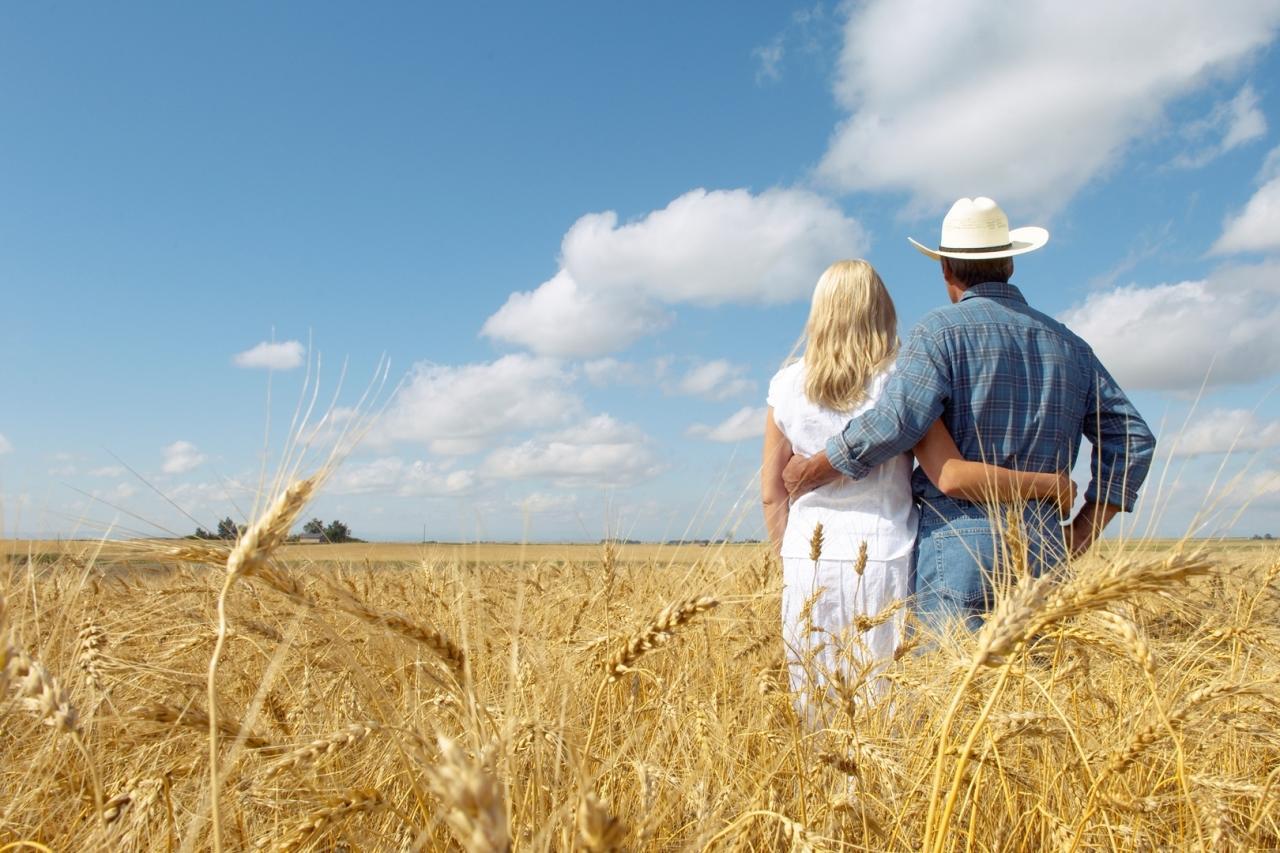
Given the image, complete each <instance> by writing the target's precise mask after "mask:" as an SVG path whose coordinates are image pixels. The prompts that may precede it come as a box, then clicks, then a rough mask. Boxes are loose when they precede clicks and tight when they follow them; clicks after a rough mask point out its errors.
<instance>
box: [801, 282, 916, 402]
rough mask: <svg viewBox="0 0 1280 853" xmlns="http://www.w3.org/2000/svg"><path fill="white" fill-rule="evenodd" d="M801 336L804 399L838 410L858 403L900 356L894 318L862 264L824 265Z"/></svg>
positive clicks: (885, 297) (890, 302)
mask: <svg viewBox="0 0 1280 853" xmlns="http://www.w3.org/2000/svg"><path fill="white" fill-rule="evenodd" d="M805 334H806V335H807V337H808V344H807V345H806V347H805V351H804V365H805V387H804V391H805V396H806V397H808V398H809V400H810V402H812V403H815V404H817V405H819V406H824V407H826V408H828V409H833V410H835V411H837V412H843V411H847V410H849V409H852V408H853V407H854V406H856V405H858V404H859V403H861V402H862V401H863V399H865V398H866V395H867V385H868V384H869V383H870V382H871V380H872V378H874V377H875V376H876V375H877V374H879V373H880V372H881V371H883V370H884V369H885V368H886V367H888V365H889V363H890V362H891V361H893V359H894V357H895V356H896V355H897V354H898V315H897V312H895V311H894V310H893V300H892V299H890V298H889V292H888V291H887V290H885V288H884V282H882V281H881V280H880V276H879V275H878V274H877V273H876V271H875V268H874V267H872V266H871V264H869V263H867V262H866V261H836V262H835V263H834V264H832V265H831V266H829V267H827V271H826V272H824V273H823V274H822V278H820V279H818V286H817V287H815V288H814V290H813V307H812V308H810V309H809V322H808V323H807V324H806V326H805Z"/></svg>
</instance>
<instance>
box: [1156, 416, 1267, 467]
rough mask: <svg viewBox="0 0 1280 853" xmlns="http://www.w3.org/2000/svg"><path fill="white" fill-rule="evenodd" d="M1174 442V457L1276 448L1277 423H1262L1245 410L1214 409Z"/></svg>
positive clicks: (1262, 421)
mask: <svg viewBox="0 0 1280 853" xmlns="http://www.w3.org/2000/svg"><path fill="white" fill-rule="evenodd" d="M1174 441H1175V442H1176V444H1175V445H1174V446H1173V449H1172V453H1173V454H1174V455H1177V456H1200V455H1204V454H1210V453H1244V452H1249V451H1254V450H1265V449H1267V448H1270V447H1280V420H1272V421H1264V420H1262V419H1261V418H1259V417H1258V413H1257V412H1255V411H1251V410H1249V409H1215V410H1213V411H1211V412H1208V413H1207V414H1205V415H1203V416H1202V417H1200V418H1199V419H1198V420H1197V421H1196V422H1195V423H1194V424H1192V425H1191V426H1189V427H1187V429H1185V430H1184V431H1183V432H1182V434H1181V435H1179V436H1177V437H1176V438H1175V439H1174Z"/></svg>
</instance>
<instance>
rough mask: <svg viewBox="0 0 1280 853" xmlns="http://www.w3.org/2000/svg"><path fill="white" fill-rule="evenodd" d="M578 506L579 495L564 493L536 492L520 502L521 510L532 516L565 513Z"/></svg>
mask: <svg viewBox="0 0 1280 853" xmlns="http://www.w3.org/2000/svg"><path fill="white" fill-rule="evenodd" d="M577 505H578V496H577V495H574V494H564V493H548V492H534V493H532V494H530V495H528V496H527V497H525V499H524V500H522V501H520V509H521V510H522V511H524V512H527V513H531V514H532V513H543V514H554V513H564V512H568V511H570V510H572V509H573V508H574V507H576V506H577Z"/></svg>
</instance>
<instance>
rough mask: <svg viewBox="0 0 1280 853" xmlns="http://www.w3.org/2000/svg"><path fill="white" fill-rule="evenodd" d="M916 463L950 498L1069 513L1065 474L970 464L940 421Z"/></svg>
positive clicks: (1072, 490)
mask: <svg viewBox="0 0 1280 853" xmlns="http://www.w3.org/2000/svg"><path fill="white" fill-rule="evenodd" d="M914 452H915V455H916V459H918V460H919V461H920V467H921V468H923V469H924V472H925V473H926V474H928V475H929V479H930V480H932V481H933V484H934V485H935V486H937V487H938V489H939V490H940V491H941V492H942V493H943V494H944V495H946V496H947V497H949V498H961V499H963V500H967V501H976V502H979V503H1008V502H1011V501H1016V500H1018V499H1019V498H1025V499H1034V500H1050V501H1055V502H1057V504H1058V509H1059V510H1060V511H1061V512H1062V513H1063V514H1064V515H1066V514H1068V513H1070V512H1071V505H1072V504H1073V503H1075V499H1076V484H1075V483H1074V482H1072V480H1071V474H1070V472H1068V471H1058V472H1054V473H1051V474H1033V473H1030V472H1028V471H1015V470H1014V469H1012V468H1000V467H997V466H995V465H987V464H986V463H984V462H970V461H969V460H967V459H965V458H964V457H963V456H961V455H960V448H958V447H956V443H955V441H954V440H953V439H952V438H951V433H949V432H947V428H946V426H945V425H944V424H943V423H942V419H941V418H939V419H938V420H936V421H934V423H933V426H931V427H929V431H928V432H927V433H925V436H924V438H922V439H921V440H920V443H919V444H917V445H916V446H915V451H914Z"/></svg>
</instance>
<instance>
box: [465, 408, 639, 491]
mask: <svg viewBox="0 0 1280 853" xmlns="http://www.w3.org/2000/svg"><path fill="white" fill-rule="evenodd" d="M659 470H660V466H659V464H658V460H657V457H656V455H655V454H654V452H653V449H652V448H651V446H650V442H649V439H648V437H647V436H646V435H645V434H644V433H643V432H642V431H641V430H640V429H639V428H637V427H634V426H631V425H629V424H624V423H620V422H619V421H617V420H614V419H613V418H612V417H610V416H609V415H596V416H595V417H592V418H589V419H588V420H586V421H584V422H582V423H580V424H576V425H574V426H572V427H570V428H568V429H564V430H560V431H559V432H555V433H550V434H547V435H543V436H539V437H535V438H533V439H530V440H529V441H526V442H524V443H522V444H520V445H518V446H515V447H502V448H499V449H497V450H495V451H493V452H492V453H490V454H489V455H488V456H487V457H486V458H485V460H484V463H483V464H482V466H481V471H482V473H484V474H485V475H486V476H489V477H494V478H497V479H507V480H524V479H544V478H545V479H549V480H552V481H554V482H555V483H557V484H558V485H561V486H565V487H575V486H616V485H629V484H631V483H635V482H639V481H641V480H645V479H649V478H650V477H653V476H655V475H657V473H658V472H659Z"/></svg>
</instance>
